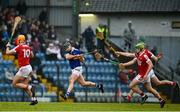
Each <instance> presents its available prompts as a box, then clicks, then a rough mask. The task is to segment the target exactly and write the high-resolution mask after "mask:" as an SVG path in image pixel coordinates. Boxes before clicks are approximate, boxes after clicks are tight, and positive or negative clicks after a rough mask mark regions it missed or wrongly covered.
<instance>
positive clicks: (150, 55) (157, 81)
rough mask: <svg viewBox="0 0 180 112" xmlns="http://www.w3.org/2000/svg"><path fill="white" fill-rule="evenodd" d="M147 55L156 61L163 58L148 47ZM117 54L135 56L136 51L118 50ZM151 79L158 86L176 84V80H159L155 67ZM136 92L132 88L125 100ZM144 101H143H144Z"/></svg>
mask: <svg viewBox="0 0 180 112" xmlns="http://www.w3.org/2000/svg"><path fill="white" fill-rule="evenodd" d="M142 44H145V43H142ZM144 51H145V53H146V55H147V56H148V57H149V58H150V59H153V60H154V61H156V62H157V61H159V60H160V59H161V57H162V56H161V55H158V56H157V57H156V56H154V55H153V54H152V53H151V51H149V50H148V49H144ZM116 54H117V55H122V56H126V57H133V58H134V57H135V53H128V52H116ZM150 78H151V81H152V83H154V84H155V85H156V86H159V85H170V86H176V84H177V83H176V82H172V81H168V80H161V81H160V80H159V79H158V78H157V76H156V75H155V74H154V71H153V69H152V70H151V76H150ZM133 94H134V92H133V91H132V90H130V92H129V93H128V94H127V96H124V97H123V98H124V99H125V100H128V101H130V100H131V98H132V96H133ZM142 103H143V102H142Z"/></svg>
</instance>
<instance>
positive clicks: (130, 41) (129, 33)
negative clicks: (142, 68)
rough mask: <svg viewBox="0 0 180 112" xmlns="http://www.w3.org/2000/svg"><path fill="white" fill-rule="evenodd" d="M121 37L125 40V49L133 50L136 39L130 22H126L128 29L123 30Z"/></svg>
mask: <svg viewBox="0 0 180 112" xmlns="http://www.w3.org/2000/svg"><path fill="white" fill-rule="evenodd" d="M123 35H124V37H125V38H126V39H125V47H129V49H128V50H127V51H130V50H134V47H132V46H135V44H136V43H137V37H136V35H135V30H134V29H133V28H132V21H129V22H128V28H127V29H125V30H124V33H123ZM125 50H126V49H125Z"/></svg>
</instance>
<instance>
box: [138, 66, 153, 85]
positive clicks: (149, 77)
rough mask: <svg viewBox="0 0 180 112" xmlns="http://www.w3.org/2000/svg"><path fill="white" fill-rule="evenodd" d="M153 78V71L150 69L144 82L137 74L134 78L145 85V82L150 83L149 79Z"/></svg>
mask: <svg viewBox="0 0 180 112" xmlns="http://www.w3.org/2000/svg"><path fill="white" fill-rule="evenodd" d="M154 76H155V74H154V71H153V69H151V71H150V72H149V74H148V75H147V79H146V80H143V79H142V78H141V76H140V75H139V74H138V75H137V76H136V77H135V79H136V80H138V81H140V82H142V83H145V82H151V78H152V77H154Z"/></svg>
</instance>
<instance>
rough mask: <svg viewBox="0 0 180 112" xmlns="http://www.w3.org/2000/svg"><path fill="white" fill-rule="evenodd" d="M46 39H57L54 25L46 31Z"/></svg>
mask: <svg viewBox="0 0 180 112" xmlns="http://www.w3.org/2000/svg"><path fill="white" fill-rule="evenodd" d="M48 39H49V40H50V41H55V40H56V39H57V36H56V32H55V30H54V26H51V27H50V31H49V33H48Z"/></svg>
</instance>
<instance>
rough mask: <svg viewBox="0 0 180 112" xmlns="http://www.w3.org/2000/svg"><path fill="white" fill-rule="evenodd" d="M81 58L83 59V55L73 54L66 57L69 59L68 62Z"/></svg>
mask: <svg viewBox="0 0 180 112" xmlns="http://www.w3.org/2000/svg"><path fill="white" fill-rule="evenodd" d="M80 57H82V55H71V54H66V55H65V58H66V59H67V60H71V59H74V60H75V59H79V58H80Z"/></svg>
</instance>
